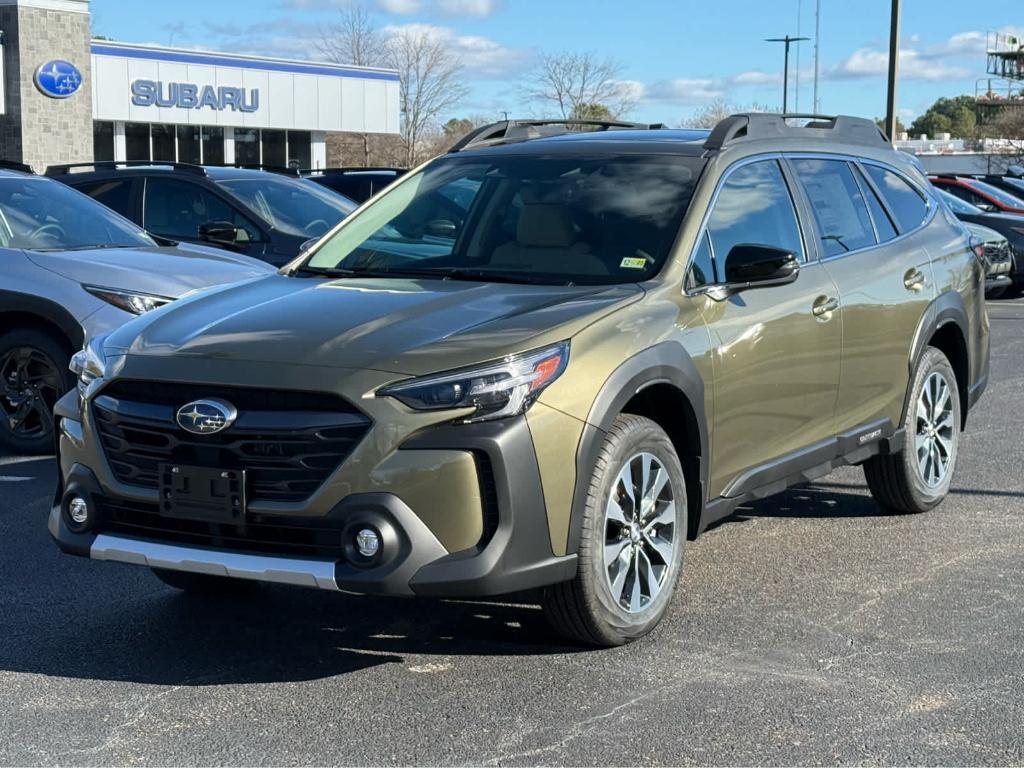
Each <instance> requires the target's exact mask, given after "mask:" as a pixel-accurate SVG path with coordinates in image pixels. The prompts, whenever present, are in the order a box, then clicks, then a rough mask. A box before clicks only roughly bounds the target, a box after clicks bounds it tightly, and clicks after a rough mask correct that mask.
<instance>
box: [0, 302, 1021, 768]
mask: <svg viewBox="0 0 1024 768" xmlns="http://www.w3.org/2000/svg"><path fill="white" fill-rule="evenodd" d="M989 308H990V316H991V318H992V331H993V345H992V350H993V360H992V366H993V368H992V382H991V384H990V386H989V391H988V393H987V395H986V397H985V398H984V399H983V401H982V403H981V404H980V406H979V407H978V409H977V410H976V411H974V412H973V413H972V416H971V419H970V422H969V426H968V430H967V433H966V434H965V436H964V439H963V441H962V443H961V453H960V463H959V466H958V468H957V474H956V477H955V479H954V490H953V493H952V495H951V496H950V498H949V499H948V500H947V501H946V502H945V504H943V505H942V506H941V507H940V508H939V509H937V510H935V511H933V512H931V513H928V514H926V515H920V516H890V515H886V514H883V513H882V512H881V511H880V510H879V509H878V507H876V505H875V504H874V503H873V502H872V500H871V499H870V497H869V496H868V495H867V490H866V488H865V486H864V484H863V480H862V475H861V473H860V471H859V470H857V469H853V468H847V469H844V470H840V471H838V472H835V473H834V474H832V475H830V476H829V477H827V478H824V479H823V480H822V481H821V482H818V483H815V484H813V485H810V486H807V487H802V488H798V489H795V490H792V491H790V492H788V493H786V494H784V495H782V496H779V497H775V498H772V499H768V500H765V501H763V502H760V503H758V504H757V505H755V506H752V507H750V508H745V509H743V510H742V511H741V513H740V514H739V515H737V516H736V517H735V518H733V519H732V520H730V521H728V522H726V523H724V524H722V525H720V526H718V527H717V528H715V529H714V530H712V531H710V532H709V533H708V534H706V535H705V536H703V537H702V538H701V539H700V540H699V541H697V542H695V543H692V544H690V546H689V547H688V549H687V552H686V566H685V574H684V578H683V585H682V593H681V594H680V595H678V596H677V599H676V602H675V605H674V606H673V608H672V609H671V611H670V613H669V615H668V617H667V618H666V620H665V622H664V623H663V624H662V626H661V628H660V629H659V630H658V631H657V633H656V634H654V635H653V636H651V637H650V638H648V639H647V640H645V641H642V642H640V643H638V644H635V645H633V646H630V647H626V648H620V649H615V650H609V651H596V652H595V651H579V650H577V649H572V648H567V647H564V646H562V645H559V644H558V641H557V639H555V638H554V637H553V636H552V635H550V634H549V633H548V631H547V630H546V627H545V624H544V621H543V617H542V616H541V615H540V613H539V611H538V610H537V609H535V608H533V607H531V606H520V605H508V604H501V605H495V604H469V603H456V602H412V601H400V600H382V599H375V598H361V597H350V596H340V595H330V594H326V593H317V592H312V591H301V590H290V589H287V588H283V587H260V588H257V589H255V590H253V591H252V592H251V594H248V595H246V596H244V597H241V598H236V599H234V600H229V601H224V600H216V599H192V598H187V597H184V596H182V595H180V594H178V593H176V592H174V591H173V590H171V589H169V588H167V587H165V586H163V585H162V584H160V582H158V581H157V580H156V578H155V577H153V576H152V575H151V574H150V573H148V572H147V571H144V570H141V569H137V568H132V567H130V566H123V565H118V564H108V563H93V562H89V561H86V560H81V559H78V558H72V557H66V556H62V555H59V554H58V552H57V550H56V548H55V547H54V546H53V544H52V543H51V542H50V539H49V535H48V534H47V532H46V526H45V519H46V514H47V510H48V505H49V501H50V498H51V495H52V491H53V483H54V465H53V461H52V460H51V459H27V458H19V457H7V458H0V540H2V541H3V545H2V547H3V548H2V553H3V554H2V557H0V763H3V764H29V765H56V764H82V765H91V764H110V763H118V764H188V765H191V764H224V763H244V764H339V763H340V764H405V763H427V764H465V763H470V764H484V765H526V764H565V765H577V764H613V765H628V764H636V763H648V764H693V763H698V764H747V763H772V764H797V763H801V764H806V763H836V762H839V763H867V764H892V763H901V764H903V763H917V764H1001V765H1005V764H1021V763H1024V460H1022V455H1021V453H1022V451H1021V449H1022V445H1024V441H1022V433H1024V408H1022V407H1021V403H1022V400H1024V299H1018V300H1015V301H1013V302H1010V301H1000V302H994V303H991V304H990V305H989Z"/></svg>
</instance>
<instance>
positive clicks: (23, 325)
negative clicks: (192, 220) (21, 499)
mask: <svg viewBox="0 0 1024 768" xmlns="http://www.w3.org/2000/svg"><path fill="white" fill-rule="evenodd" d="M273 271H274V270H273V268H272V267H271V266H270V265H268V264H266V263H264V262H262V261H257V260H256V259H253V258H249V257H248V256H242V255H239V254H234V253H229V252H228V251H223V250H219V249H213V248H206V247H203V246H196V245H185V244H180V243H174V242H172V241H163V242H162V243H157V242H156V241H155V240H154V239H153V238H152V237H150V236H149V235H147V234H146V233H145V232H144V231H143V230H141V229H140V228H139V227H137V226H136V225H135V224H133V223H131V222H130V221H128V220H127V219H124V218H122V217H121V216H119V215H117V214H116V213H114V212H113V211H111V210H110V209H109V208H107V207H106V206H104V205H101V204H100V203H97V202H96V201H94V200H92V199H91V198H89V197H87V196H86V195H83V194H81V193H80V192H76V191H75V190H73V189H71V188H70V187H67V186H65V185H63V184H60V183H59V182H56V181H53V180H51V179H46V178H42V177H38V176H34V175H32V174H29V173H21V172H17V171H12V170H0V275H2V279H0V445H3V446H4V447H7V448H10V449H13V450H15V451H19V452H25V453H36V452H40V451H46V450H49V449H50V448H51V447H52V445H53V436H52V419H51V417H50V411H51V409H52V408H53V404H54V403H55V402H56V401H57V399H58V398H59V397H60V396H61V395H62V394H63V393H64V392H66V391H67V390H69V389H71V387H73V386H74V377H72V376H71V374H70V372H69V371H68V361H69V359H70V357H71V353H72V352H74V351H75V350H77V349H79V348H81V346H82V344H83V342H84V341H85V340H86V339H87V338H89V337H91V336H93V335H95V334H97V333H102V332H105V331H109V330H112V329H114V328H117V327H118V326H120V325H122V324H123V323H125V322H126V321H127V320H130V319H131V318H132V317H134V316H135V315H139V314H142V313H143V312H146V311H148V310H150V309H153V308H155V307H158V306H160V305H162V304H166V303H167V302H169V301H172V300H173V299H177V298H180V297H181V296H182V295H184V294H186V293H189V292H191V291H194V290H196V289H199V288H207V287H209V286H214V285H220V284H223V283H234V282H237V281H239V280H245V279H247V278H254V277H258V276H262V275H266V274H268V273H270V272H273Z"/></svg>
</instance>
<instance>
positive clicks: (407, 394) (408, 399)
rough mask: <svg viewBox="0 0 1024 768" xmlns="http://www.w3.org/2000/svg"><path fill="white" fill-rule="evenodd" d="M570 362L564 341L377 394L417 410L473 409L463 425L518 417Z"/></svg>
mask: <svg viewBox="0 0 1024 768" xmlns="http://www.w3.org/2000/svg"><path fill="white" fill-rule="evenodd" d="M568 362H569V342H568V341H563V342H561V343H559V344H555V345H553V346H550V347H544V348H543V349H538V350H536V351H534V352H526V353H524V354H521V355H512V356H511V357H508V358H506V359H504V360H501V361H499V362H495V363H490V364H487V365H482V366H478V367H476V368H465V369H463V370H459V371H451V372H450V373H441V374H437V375H436V376H427V377H424V378H421V379H412V380H410V381H405V382H402V383H401V384H393V385H391V386H389V387H384V388H383V389H382V390H380V391H379V393H378V394H380V395H383V396H386V397H393V398H395V399H396V400H400V401H401V402H403V403H405V404H406V405H407V406H409V407H410V408H414V409H416V410H417V411H442V410H451V409H454V408H475V409H476V410H475V411H474V412H473V413H471V414H470V415H469V416H467V417H465V418H464V419H463V421H464V422H467V423H469V422H474V421H489V420H491V419H502V418H505V417H506V416H516V415H518V414H520V413H523V412H524V411H525V410H526V409H527V408H529V407H530V405H532V404H533V401H534V400H536V399H537V397H538V395H540V393H541V392H542V391H543V390H544V388H545V387H547V386H548V385H549V384H550V383H551V382H553V381H554V380H555V379H557V378H558V377H559V376H561V375H562V371H564V370H565V366H566V363H568Z"/></svg>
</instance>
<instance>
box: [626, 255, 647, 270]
mask: <svg viewBox="0 0 1024 768" xmlns="http://www.w3.org/2000/svg"><path fill="white" fill-rule="evenodd" d="M646 266H647V259H641V258H639V257H636V256H627V257H626V258H624V259H623V260H622V261H620V262H619V269H643V268H644V267H646Z"/></svg>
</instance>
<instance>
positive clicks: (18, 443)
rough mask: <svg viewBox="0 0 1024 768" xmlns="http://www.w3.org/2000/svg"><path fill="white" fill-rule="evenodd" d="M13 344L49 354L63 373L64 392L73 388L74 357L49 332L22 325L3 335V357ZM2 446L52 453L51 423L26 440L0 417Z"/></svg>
mask: <svg viewBox="0 0 1024 768" xmlns="http://www.w3.org/2000/svg"><path fill="white" fill-rule="evenodd" d="M13 347H32V348H34V349H36V350H38V351H39V352H41V353H42V354H44V355H46V357H48V358H49V359H50V361H51V362H52V363H53V364H54V366H55V367H56V368H57V370H58V371H60V372H61V373H62V375H63V381H64V392H67V391H69V390H70V389H71V388H72V387H74V385H75V382H74V379H73V378H72V375H71V373H70V371H68V362H69V360H70V358H71V356H70V355H69V354H68V351H67V349H65V348H64V346H63V345H62V344H61V343H60V342H59V341H57V340H56V339H55V338H53V337H52V336H51V335H50V334H48V333H46V332H45V331H40V330H36V329H34V328H19V329H16V330H14V331H10V332H9V333H5V334H3V335H2V336H0V357H3V355H4V354H6V352H7V351H8V350H9V349H11V348H13ZM64 392H62V393H61V395H63V394H64ZM0 445H2V446H4V447H7V448H10V449H13V450H15V451H21V452H25V453H50V452H51V451H52V449H53V432H52V425H51V430H50V431H48V432H47V433H46V434H45V435H44V436H42V437H40V438H33V439H26V438H23V437H19V436H17V435H15V434H14V433H13V432H11V431H10V430H9V429H8V427H7V424H6V423H4V422H3V421H2V420H0Z"/></svg>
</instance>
